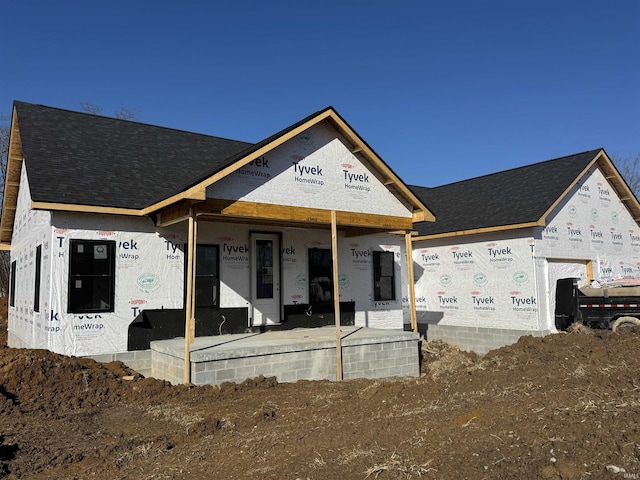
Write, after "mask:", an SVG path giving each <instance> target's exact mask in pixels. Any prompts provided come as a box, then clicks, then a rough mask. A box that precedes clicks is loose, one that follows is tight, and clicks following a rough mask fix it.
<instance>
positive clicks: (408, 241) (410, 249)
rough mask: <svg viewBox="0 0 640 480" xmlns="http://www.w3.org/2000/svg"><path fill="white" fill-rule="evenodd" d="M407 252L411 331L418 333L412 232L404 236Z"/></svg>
mask: <svg viewBox="0 0 640 480" xmlns="http://www.w3.org/2000/svg"><path fill="white" fill-rule="evenodd" d="M404 243H405V250H406V251H407V275H408V277H409V278H408V279H407V280H408V281H407V286H408V287H409V312H410V315H411V330H413V331H414V332H416V333H417V332H418V315H417V313H416V287H415V283H414V278H413V243H412V242H411V232H410V231H407V232H406V233H405V234H404Z"/></svg>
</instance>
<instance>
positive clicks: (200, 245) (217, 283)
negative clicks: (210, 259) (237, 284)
mask: <svg viewBox="0 0 640 480" xmlns="http://www.w3.org/2000/svg"><path fill="white" fill-rule="evenodd" d="M205 248H215V249H216V264H215V273H206V274H205V273H200V274H198V265H199V262H198V254H199V252H200V251H201V249H202V250H204V249H205ZM195 260H196V261H195V269H196V284H195V292H194V295H195V306H196V308H202V309H212V310H213V309H218V308H220V245H218V244H214V243H212V244H208V243H198V244H197V245H196V255H195ZM185 271H186V269H185ZM199 278H214V279H215V280H214V282H213V284H212V286H213V287H215V292H216V294H215V298H214V299H213V302H203V303H199V301H198V291H199V290H198V279H199Z"/></svg>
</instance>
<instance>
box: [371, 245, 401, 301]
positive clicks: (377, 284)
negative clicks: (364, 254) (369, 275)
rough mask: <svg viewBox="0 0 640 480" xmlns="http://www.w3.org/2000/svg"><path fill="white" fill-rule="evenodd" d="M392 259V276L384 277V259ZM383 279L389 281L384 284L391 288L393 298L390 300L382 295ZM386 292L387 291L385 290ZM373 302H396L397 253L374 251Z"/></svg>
mask: <svg viewBox="0 0 640 480" xmlns="http://www.w3.org/2000/svg"><path fill="white" fill-rule="evenodd" d="M384 257H391V272H390V273H391V275H383V273H386V272H384V271H383V265H382V259H383V258H384ZM382 279H389V280H388V281H386V282H384V283H386V284H389V282H390V287H391V296H390V297H389V298H387V297H385V296H383V295H382V293H383V291H384V290H383V287H382ZM385 290H386V289H385ZM373 300H374V301H375V302H395V301H396V269H395V253H394V252H390V251H387V250H374V251H373Z"/></svg>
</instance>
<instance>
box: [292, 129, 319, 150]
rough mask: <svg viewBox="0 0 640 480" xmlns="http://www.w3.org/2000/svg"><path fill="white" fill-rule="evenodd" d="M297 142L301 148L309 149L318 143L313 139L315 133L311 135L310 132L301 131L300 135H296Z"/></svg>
mask: <svg viewBox="0 0 640 480" xmlns="http://www.w3.org/2000/svg"><path fill="white" fill-rule="evenodd" d="M296 143H297V144H298V145H299V146H300V148H302V149H303V150H307V151H308V150H312V149H313V147H315V145H316V142H315V140H314V139H313V135H311V134H310V133H301V134H300V135H298V136H297V137H296Z"/></svg>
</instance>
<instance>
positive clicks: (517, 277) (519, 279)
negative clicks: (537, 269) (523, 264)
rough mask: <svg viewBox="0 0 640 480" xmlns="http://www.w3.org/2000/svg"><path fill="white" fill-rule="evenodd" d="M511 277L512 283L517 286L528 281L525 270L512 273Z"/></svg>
mask: <svg viewBox="0 0 640 480" xmlns="http://www.w3.org/2000/svg"><path fill="white" fill-rule="evenodd" d="M512 278H513V283H515V284H516V285H518V286H519V287H521V286H522V285H526V284H527V283H529V275H527V272H516V273H514V274H513V276H512Z"/></svg>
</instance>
